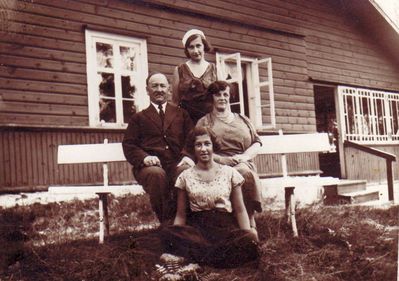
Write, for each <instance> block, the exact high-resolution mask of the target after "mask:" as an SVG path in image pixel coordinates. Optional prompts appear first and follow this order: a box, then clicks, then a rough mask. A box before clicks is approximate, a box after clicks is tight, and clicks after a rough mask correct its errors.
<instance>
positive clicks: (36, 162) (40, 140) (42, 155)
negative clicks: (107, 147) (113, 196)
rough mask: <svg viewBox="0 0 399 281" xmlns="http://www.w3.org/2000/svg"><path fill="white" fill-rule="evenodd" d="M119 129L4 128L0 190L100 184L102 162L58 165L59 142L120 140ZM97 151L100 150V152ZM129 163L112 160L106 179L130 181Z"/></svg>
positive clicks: (1, 137)
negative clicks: (95, 130) (45, 129)
mask: <svg viewBox="0 0 399 281" xmlns="http://www.w3.org/2000/svg"><path fill="white" fill-rule="evenodd" d="M122 138H123V133H121V132H116V133H112V132H83V131H80V130H79V131H76V130H70V129H69V130H68V129H67V130H65V129H63V130H59V129H53V130H47V131H43V130H32V129H18V130H15V129H12V130H8V129H7V130H3V131H2V132H1V134H0V147H1V148H2V149H1V150H0V163H2V166H1V168H0V192H5V191H13V190H14V191H18V190H25V191H26V190H42V189H47V188H48V186H50V185H85V184H88V183H90V184H102V182H103V178H102V175H103V172H102V164H63V165H58V164H57V148H58V145H61V144H83V143H103V142H104V139H108V142H109V143H113V142H121V141H122ZM98 153H101V151H99V152H98ZM133 180H134V179H133V176H132V173H131V169H130V165H129V164H128V163H127V162H126V163H111V164H110V165H109V181H110V182H112V183H114V184H116V183H118V184H125V183H132V182H133Z"/></svg>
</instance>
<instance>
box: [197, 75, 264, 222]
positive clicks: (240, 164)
mask: <svg viewBox="0 0 399 281" xmlns="http://www.w3.org/2000/svg"><path fill="white" fill-rule="evenodd" d="M208 98H209V99H210V100H212V102H213V110H212V111H211V112H210V113H208V114H206V115H205V116H204V117H202V118H201V119H200V120H199V121H198V123H197V126H205V127H209V128H211V129H212V131H213V132H215V134H216V136H217V137H219V138H220V140H221V147H220V151H219V152H218V153H217V154H215V156H214V160H215V161H216V162H217V163H220V164H224V165H228V166H231V167H234V168H235V169H236V170H237V171H238V172H239V173H240V174H241V175H242V176H243V177H244V179H245V183H244V185H243V191H242V192H243V195H244V203H245V206H246V208H247V212H248V216H249V220H250V223H251V227H253V228H256V223H255V215H254V213H255V211H257V212H261V211H262V206H261V185H260V181H259V177H258V174H257V173H256V167H255V164H254V163H253V160H252V159H253V158H254V157H255V156H256V155H257V152H258V149H259V148H260V146H261V145H262V143H261V141H260V138H259V136H258V134H257V133H256V131H255V128H254V127H253V125H252V124H251V122H250V121H249V119H248V118H247V117H245V116H243V115H241V114H237V113H233V112H231V110H230V86H229V84H228V83H227V82H225V81H216V82H213V83H212V84H210V85H209V87H208Z"/></svg>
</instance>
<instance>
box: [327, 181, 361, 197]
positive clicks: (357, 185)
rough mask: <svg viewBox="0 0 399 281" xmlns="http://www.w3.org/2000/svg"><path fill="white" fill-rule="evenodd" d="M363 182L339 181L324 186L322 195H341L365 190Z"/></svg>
mask: <svg viewBox="0 0 399 281" xmlns="http://www.w3.org/2000/svg"><path fill="white" fill-rule="evenodd" d="M366 184H367V181H365V180H340V181H339V182H338V183H337V184H331V185H324V186H323V187H324V194H325V195H327V196H329V195H330V196H335V195H341V194H345V193H349V192H356V191H362V190H366Z"/></svg>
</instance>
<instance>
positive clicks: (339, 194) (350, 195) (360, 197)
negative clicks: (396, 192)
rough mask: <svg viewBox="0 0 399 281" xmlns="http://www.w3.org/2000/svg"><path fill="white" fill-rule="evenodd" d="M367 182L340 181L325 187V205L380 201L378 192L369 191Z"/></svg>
mask: <svg viewBox="0 0 399 281" xmlns="http://www.w3.org/2000/svg"><path fill="white" fill-rule="evenodd" d="M366 184H367V181H365V180H340V181H339V182H338V183H336V184H332V185H325V186H323V187H324V195H325V199H324V203H325V204H327V205H332V204H358V203H363V202H367V201H372V200H378V199H379V193H378V192H377V191H368V190H367V187H366Z"/></svg>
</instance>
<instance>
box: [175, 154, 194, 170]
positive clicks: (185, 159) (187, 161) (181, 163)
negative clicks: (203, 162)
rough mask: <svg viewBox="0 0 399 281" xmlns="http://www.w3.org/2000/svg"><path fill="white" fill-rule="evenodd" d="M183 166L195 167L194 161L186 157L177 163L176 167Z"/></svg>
mask: <svg viewBox="0 0 399 281" xmlns="http://www.w3.org/2000/svg"><path fill="white" fill-rule="evenodd" d="M184 164H186V165H188V166H189V167H194V166H195V163H194V161H193V160H192V159H191V158H190V157H187V156H184V157H183V159H182V160H181V161H180V162H179V164H177V167H179V166H181V165H184Z"/></svg>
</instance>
